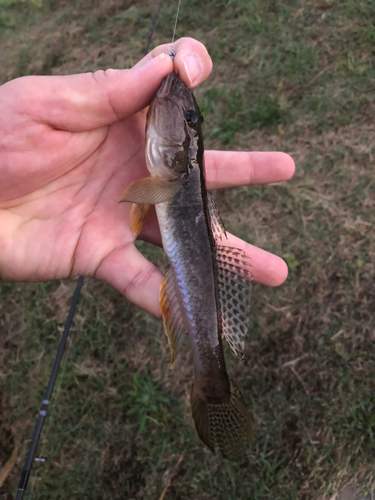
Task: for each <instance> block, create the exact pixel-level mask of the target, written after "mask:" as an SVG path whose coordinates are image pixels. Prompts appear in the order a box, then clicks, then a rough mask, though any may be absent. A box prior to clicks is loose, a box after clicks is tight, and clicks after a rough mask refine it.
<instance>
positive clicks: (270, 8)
mask: <svg viewBox="0 0 375 500" xmlns="http://www.w3.org/2000/svg"><path fill="white" fill-rule="evenodd" d="M198 5H201V3H200V2H198V1H197V0H190V1H189V2H182V7H181V13H180V19H179V23H178V28H177V36H193V37H196V38H197V39H199V40H201V41H202V42H204V43H205V44H206V45H207V47H208V49H209V52H210V54H211V56H212V58H213V62H214V71H213V73H212V75H211V76H210V78H209V79H208V80H207V82H205V83H204V84H202V85H201V86H200V87H199V88H198V89H196V92H195V94H196V96H197V99H198V102H199V104H200V105H201V108H202V110H203V113H204V117H205V124H204V127H205V128H204V133H205V143H206V147H207V148H224V149H250V150H281V151H286V152H289V153H290V154H291V155H292V156H293V157H294V159H295V161H296V165H297V171H296V175H295V178H294V179H293V181H291V182H289V183H286V184H283V185H278V186H263V187H260V186H256V187H252V188H245V187H242V188H238V189H232V190H227V191H222V192H218V193H215V199H216V200H217V203H218V205H219V206H220V209H221V213H222V215H223V219H224V222H225V225H226V227H227V228H228V229H229V230H230V231H231V232H234V233H236V234H238V235H239V236H241V237H242V238H244V239H246V240H247V241H250V242H252V243H254V244H256V245H259V246H261V247H263V248H265V249H267V250H269V251H272V252H275V253H278V254H279V255H281V256H283V257H284V258H285V259H286V260H287V262H288V264H289V268H290V274H289V278H288V280H287V282H286V283H285V284H284V285H283V286H282V287H280V288H279V289H268V288H265V287H262V286H260V285H254V287H253V296H252V316H251V322H250V333H249V336H248V342H247V348H248V355H247V358H246V360H245V362H243V363H239V362H237V361H236V360H234V359H233V357H232V355H231V354H230V353H229V351H228V352H227V359H228V364H229V371H230V373H231V375H232V376H233V378H234V379H235V380H236V381H237V382H238V384H239V386H240V387H241V388H242V390H243V392H244V394H245V397H246V399H247V401H248V402H249V404H250V406H251V407H252V412H253V417H254V425H255V438H254V441H253V443H252V445H251V447H250V449H249V453H248V456H247V458H246V459H245V460H244V461H243V462H242V463H241V464H231V463H229V462H226V461H224V460H222V459H221V458H220V457H217V456H212V455H211V454H210V452H209V451H207V450H206V449H205V448H203V446H202V445H201V444H200V442H199V440H198V438H197V437H196V433H195V430H194V426H193V423H192V420H191V416H190V411H189V408H188V406H189V404H188V399H189V394H190V389H191V382H192V366H191V360H190V354H189V350H188V346H187V343H186V350H185V352H184V353H183V354H182V356H181V357H180V358H179V359H178V360H177V362H176V364H177V366H176V367H175V368H174V369H172V370H170V368H169V352H168V346H167V342H166V338H165V335H164V332H163V328H162V325H161V323H160V322H159V321H158V320H156V319H153V318H151V317H150V316H149V315H147V314H146V313H143V312H141V311H140V310H139V309H137V308H136V307H134V306H132V305H131V304H128V303H126V301H125V300H124V299H123V298H122V297H121V296H120V295H119V294H118V293H117V292H115V291H114V290H112V289H110V288H109V287H108V286H105V285H103V284H101V283H98V282H94V281H92V280H89V281H86V283H85V285H84V289H83V294H82V296H81V299H80V302H79V306H78V310H77V314H76V318H75V325H74V328H73V330H72V334H71V337H70V340H69V343H68V346H67V351H66V354H65V357H64V363H63V367H62V371H61V373H60V375H59V380H58V389H57V392H56V394H55V396H54V401H55V403H54V405H53V407H52V408H51V412H50V414H49V416H48V421H47V424H46V428H45V431H44V432H43V441H44V445H43V450H42V454H44V455H46V456H47V457H48V461H47V463H46V464H44V465H42V466H39V467H38V468H37V470H36V471H35V472H36V473H35V474H34V478H35V479H34V480H32V482H34V483H35V484H34V493H33V495H34V498H48V499H51V498H54V499H65V498H71V499H78V498H91V499H109V498H111V499H116V498H118V499H120V498H126V499H133V498H134V499H136V498H142V499H159V498H164V500H169V499H175V498H176V499H183V498H199V499H202V500H206V499H207V500H211V499H214V498H215V499H220V500H221V499H226V500H227V499H239V498H241V499H250V498H251V499H257V500H258V499H259V500H268V499H271V498H272V499H274V498H276V499H280V500H284V499H296V500H312V499H320V500H323V499H330V498H332V497H334V495H335V493H337V491H338V490H339V489H340V488H341V487H342V486H344V485H345V484H348V483H352V484H354V485H357V486H358V487H362V488H363V489H364V490H365V491H369V490H370V489H371V488H372V487H373V486H374V483H375V476H374V470H375V468H374V465H375V459H374V456H375V437H374V436H375V421H374V415H375V396H374V395H375V320H374V313H373V310H374V304H375V292H374V281H375V269H374V261H375V243H374V236H373V226H374V199H375V192H374V191H375V187H374V186H375V185H374V182H373V176H374V154H375V145H374V141H373V137H374V124H373V117H374V113H375V103H374V83H373V82H374V77H375V64H374V61H375V57H374V56H375V52H374V40H375V25H374V19H375V10H374V4H373V2H372V1H371V0H364V1H361V2H357V1H355V0H348V1H345V2H339V1H336V0H324V1H321V2H316V1H313V0H302V1H297V0H289V1H283V2H281V1H277V0H265V1H261V0H257V1H249V0H237V1H234V0H215V1H213V2H209V3H206V4H205V8H204V9H202V8H201V7H198ZM155 9H156V3H155V2H145V1H140V2H137V3H136V4H135V3H134V2H131V1H130V0H129V1H120V0H115V1H113V2H110V3H109V2H104V1H103V0H91V1H90V0H76V1H75V2H69V5H68V4H67V3H64V2H60V1H59V0H53V1H48V2H47V1H44V2H42V3H41V6H40V7H38V6H37V5H36V4H35V3H31V2H21V1H17V0H8V1H6V2H5V1H0V28H1V32H0V42H1V45H2V48H3V50H2V51H1V54H0V63H1V67H2V72H1V80H2V82H5V81H7V80H9V79H11V78H15V77H18V76H22V75H26V74H41V73H44V74H67V73H73V72H80V71H90V70H96V69H100V68H107V67H130V66H131V65H132V64H134V63H135V62H136V61H137V60H139V58H140V57H141V56H142V54H143V51H144V47H145V44H146V39H147V36H148V32H149V31H148V30H149V28H150V26H151V23H152V19H153V16H154V13H155ZM198 11H199V15H197V12H198ZM175 12H176V5H175V2H173V3H172V2H166V3H165V4H164V6H163V9H162V12H161V16H160V20H159V23H158V27H157V31H156V33H155V37H154V44H158V43H165V42H166V41H168V40H170V38H171V33H172V28H173V23H174V16H175ZM139 248H140V249H141V250H142V251H143V252H144V253H145V254H146V255H147V257H148V258H150V259H151V260H153V261H154V262H156V263H157V264H158V265H159V266H161V267H162V268H163V269H164V268H165V263H166V261H165V258H164V257H163V255H162V253H161V251H160V250H157V249H153V248H152V247H150V246H148V245H146V244H144V243H140V244H139ZM73 289H74V285H73V284H71V283H68V282H55V283H46V284H7V283H0V291H1V303H0V345H1V350H0V463H5V462H6V461H7V460H8V459H9V457H10V455H11V453H12V450H13V448H14V446H15V445H16V443H17V441H18V440H19V439H21V442H22V445H21V448H20V451H19V454H18V458H17V466H16V467H15V468H14V469H13V470H12V472H11V474H10V476H9V478H8V479H7V481H6V482H5V484H4V486H3V488H2V489H1V490H0V497H1V498H7V499H8V498H9V499H10V498H14V497H13V496H12V495H13V494H14V491H15V488H16V485H17V481H18V477H19V473H20V468H21V467H22V464H23V460H24V457H25V453H26V442H27V440H28V439H29V436H30V434H31V430H32V425H33V423H34V419H35V416H36V415H37V411H38V408H39V405H40V400H41V399H42V397H43V392H44V389H45V385H46V383H47V380H48V375H49V371H50V369H51V365H52V359H53V356H54V352H55V350H56V347H57V343H58V340H59V337H60V333H61V331H62V327H63V323H64V321H65V317H66V314H67V310H68V307H69V300H70V297H71V295H72V293H73Z"/></svg>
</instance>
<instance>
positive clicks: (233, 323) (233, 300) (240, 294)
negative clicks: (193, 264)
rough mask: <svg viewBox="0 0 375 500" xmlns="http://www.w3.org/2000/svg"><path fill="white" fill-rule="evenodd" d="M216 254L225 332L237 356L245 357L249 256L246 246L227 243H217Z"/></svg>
mask: <svg viewBox="0 0 375 500" xmlns="http://www.w3.org/2000/svg"><path fill="white" fill-rule="evenodd" d="M216 256H217V263H218V270H219V272H218V294H219V303H220V314H221V326H222V335H223V337H224V338H225V339H226V341H227V342H228V344H229V346H230V348H231V349H232V351H233V352H234V353H235V354H236V356H238V357H239V358H243V357H244V355H245V337H246V333H247V330H248V327H249V316H250V292H251V277H252V275H251V270H250V269H251V264H250V259H249V258H248V257H247V256H246V254H245V252H244V251H243V250H239V249H238V248H232V247H226V246H217V247H216Z"/></svg>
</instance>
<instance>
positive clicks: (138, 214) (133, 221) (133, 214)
mask: <svg viewBox="0 0 375 500" xmlns="http://www.w3.org/2000/svg"><path fill="white" fill-rule="evenodd" d="M149 208H150V205H148V204H147V203H133V205H132V208H131V210H130V227H131V230H132V233H133V236H134V237H136V236H138V234H139V233H140V231H141V229H142V227H143V224H144V222H145V219H146V216H147V213H148V210H149Z"/></svg>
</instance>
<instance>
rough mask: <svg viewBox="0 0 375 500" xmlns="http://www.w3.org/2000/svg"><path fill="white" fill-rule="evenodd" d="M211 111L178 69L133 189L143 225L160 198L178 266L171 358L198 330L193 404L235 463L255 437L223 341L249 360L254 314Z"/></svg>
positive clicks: (154, 116)
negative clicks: (227, 224)
mask: <svg viewBox="0 0 375 500" xmlns="http://www.w3.org/2000/svg"><path fill="white" fill-rule="evenodd" d="M202 121H203V118H202V115H201V113H200V110H199V107H198V105H197V103H196V101H195V98H194V96H193V94H192V92H191V91H190V90H189V89H188V87H187V86H186V84H185V83H184V82H183V81H182V80H181V79H180V77H179V76H178V75H177V74H176V73H170V74H169V75H168V76H167V78H166V79H165V80H163V82H162V84H161V85H160V87H159V90H158V91H157V93H156V96H155V97H154V99H153V100H152V102H151V104H150V107H149V111H148V116H147V128H146V162H147V166H148V170H149V172H150V174H151V177H148V178H145V179H140V180H138V181H136V182H134V183H133V184H131V185H130V186H129V187H128V188H127V190H126V191H125V193H124V195H123V198H122V201H128V202H133V203H135V204H136V205H135V206H133V208H132V212H133V214H134V213H137V214H139V213H142V220H138V219H137V218H136V217H135V219H134V218H133V220H132V225H133V228H134V232H135V233H136V232H137V231H139V229H140V227H141V226H142V224H143V221H144V218H145V214H146V213H147V210H148V207H149V205H151V204H154V205H155V208H156V213H157V217H158V221H159V226H160V232H161V236H162V242H163V247H164V250H165V252H166V254H167V256H168V259H169V261H170V264H171V269H170V270H169V271H168V272H167V274H166V275H165V277H164V279H163V282H162V285H161V290H160V306H161V311H162V314H163V320H164V326H165V331H166V334H167V337H168V341H169V345H170V348H171V363H173V362H174V359H175V357H176V354H177V351H178V350H179V349H180V348H181V345H182V342H183V339H184V338H185V336H186V334H187V333H188V334H189V337H190V340H191V347H192V351H193V363H194V384H193V388H192V393H191V410H192V414H193V419H194V423H195V426H196V429H197V432H198V435H199V437H200V438H201V440H202V441H203V442H204V443H205V444H206V445H207V446H208V447H209V448H210V449H211V450H212V451H214V450H215V449H219V450H220V451H221V453H222V454H223V456H224V457H226V458H229V459H233V460H236V459H237V458H238V457H239V456H241V455H242V454H243V452H244V451H245V447H246V441H247V440H248V439H250V438H251V436H252V426H251V419H250V415H249V412H248V410H247V408H246V404H245V402H244V399H243V396H242V394H241V392H240V391H239V389H238V388H237V387H236V386H235V384H233V383H232V382H230V380H229V377H228V374H227V371H226V365H225V359H224V351H223V346H222V338H225V339H226V340H227V341H228V343H229V345H230V347H231V348H232V350H233V351H234V352H235V353H236V354H237V355H238V356H239V357H243V353H244V337H245V334H246V332H247V327H248V319H249V312H250V287H251V284H250V281H251V272H250V264H249V261H248V258H247V257H246V256H245V254H244V252H243V251H242V250H238V249H235V248H231V247H226V246H224V245H219V244H218V242H219V241H220V240H221V239H222V238H223V236H225V231H224V228H223V224H222V222H221V219H220V216H219V214H218V210H217V207H216V205H215V203H214V201H213V199H212V197H211V196H210V194H209V193H208V192H207V189H206V183H205V172H204V155H203V138H202V130H201V125H202Z"/></svg>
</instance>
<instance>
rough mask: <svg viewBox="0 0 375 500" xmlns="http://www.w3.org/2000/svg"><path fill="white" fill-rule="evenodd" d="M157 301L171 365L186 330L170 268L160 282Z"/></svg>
mask: <svg viewBox="0 0 375 500" xmlns="http://www.w3.org/2000/svg"><path fill="white" fill-rule="evenodd" d="M159 301H160V309H161V312H162V315H163V322H164V329H165V334H166V335H167V337H168V342H169V347H170V350H171V365H173V363H174V360H175V359H176V355H177V352H178V350H179V348H180V347H181V345H182V342H183V340H184V338H185V336H186V335H187V333H188V332H187V330H186V328H185V326H184V321H183V318H182V315H181V311H180V305H179V302H178V299H177V294H176V290H175V286H174V280H173V273H172V271H171V270H169V271H167V273H166V274H165V276H164V278H163V280H162V282H161V286H160V294H159Z"/></svg>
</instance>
